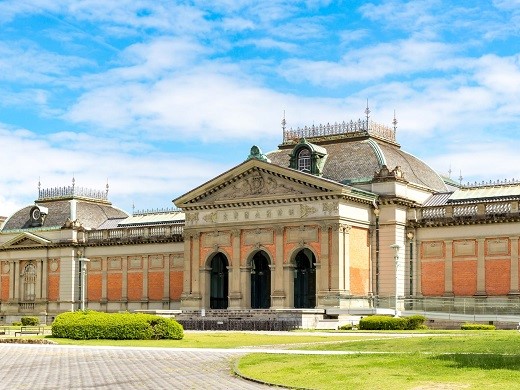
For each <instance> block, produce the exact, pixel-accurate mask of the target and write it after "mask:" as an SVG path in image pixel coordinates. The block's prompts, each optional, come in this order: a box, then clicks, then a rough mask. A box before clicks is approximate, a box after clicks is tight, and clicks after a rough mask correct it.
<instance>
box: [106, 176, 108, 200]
mask: <svg viewBox="0 0 520 390" xmlns="http://www.w3.org/2000/svg"><path fill="white" fill-rule="evenodd" d="M105 188H106V195H107V199H108V177H107V185H106V187H105Z"/></svg>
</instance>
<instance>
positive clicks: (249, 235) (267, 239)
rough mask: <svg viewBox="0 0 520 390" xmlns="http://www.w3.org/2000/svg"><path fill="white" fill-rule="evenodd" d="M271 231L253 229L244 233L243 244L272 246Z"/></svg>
mask: <svg viewBox="0 0 520 390" xmlns="http://www.w3.org/2000/svg"><path fill="white" fill-rule="evenodd" d="M273 242H274V237H273V230H271V229H255V230H245V231H244V244H245V245H256V244H260V243H262V244H263V245H269V244H273Z"/></svg>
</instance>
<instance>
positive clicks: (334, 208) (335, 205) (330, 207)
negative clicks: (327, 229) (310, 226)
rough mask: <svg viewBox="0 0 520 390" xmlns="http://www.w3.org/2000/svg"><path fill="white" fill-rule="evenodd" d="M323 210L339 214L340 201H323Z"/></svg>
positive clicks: (329, 213)
mask: <svg viewBox="0 0 520 390" xmlns="http://www.w3.org/2000/svg"><path fill="white" fill-rule="evenodd" d="M323 212H324V213H325V214H328V215H331V214H337V213H338V212H339V202H329V203H323Z"/></svg>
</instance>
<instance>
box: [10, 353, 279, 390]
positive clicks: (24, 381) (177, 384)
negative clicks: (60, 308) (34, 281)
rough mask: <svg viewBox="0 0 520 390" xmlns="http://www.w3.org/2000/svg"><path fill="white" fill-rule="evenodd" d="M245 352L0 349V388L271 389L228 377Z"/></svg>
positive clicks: (13, 389)
mask: <svg viewBox="0 0 520 390" xmlns="http://www.w3.org/2000/svg"><path fill="white" fill-rule="evenodd" d="M246 352H247V351H245V350H244V351H237V350H205V349H204V350H203V349H193V350H191V349H184V350H177V349H164V348H127V347H124V348H118V347H77V346H58V345H33V344H0V357H1V361H2V364H1V365H0V388H2V389H11V390H15V389H125V390H126V389H128V390H130V389H156V390H157V389H266V388H268V389H269V388H270V389H272V387H269V386H264V385H261V384H258V383H253V382H248V381H245V380H243V379H240V378H237V377H235V376H233V375H232V374H231V360H232V359H234V358H237V357H238V356H240V355H242V354H244V353H246Z"/></svg>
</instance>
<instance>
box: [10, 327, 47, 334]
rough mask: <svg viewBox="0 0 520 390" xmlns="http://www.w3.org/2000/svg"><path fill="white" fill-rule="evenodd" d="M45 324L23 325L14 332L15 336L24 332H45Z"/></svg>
mask: <svg viewBox="0 0 520 390" xmlns="http://www.w3.org/2000/svg"><path fill="white" fill-rule="evenodd" d="M43 331H44V327H43V326H21V327H20V330H18V331H16V332H14V335H15V336H21V335H23V334H36V335H38V334H40V333H41V334H43Z"/></svg>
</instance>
